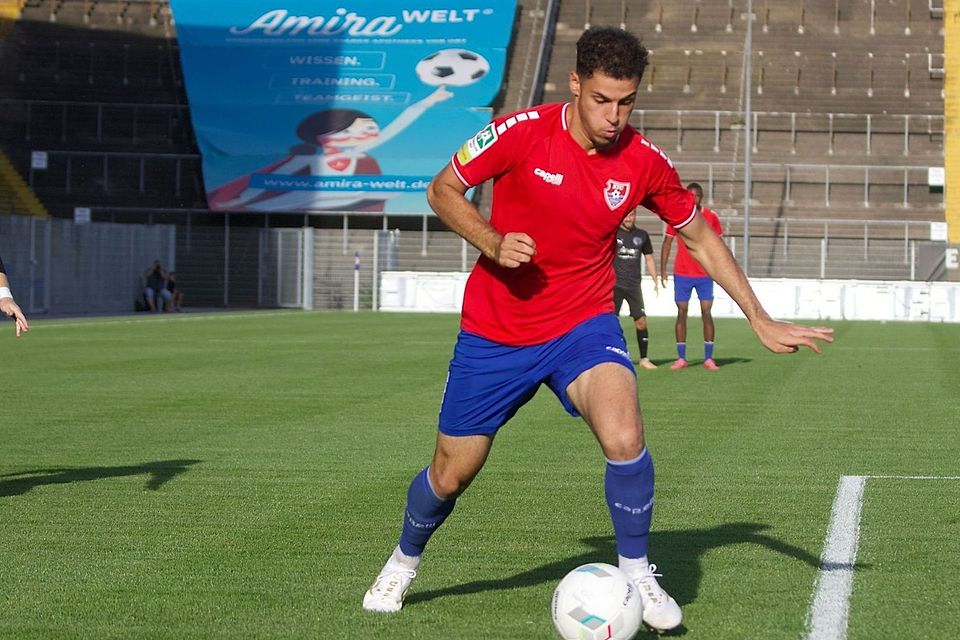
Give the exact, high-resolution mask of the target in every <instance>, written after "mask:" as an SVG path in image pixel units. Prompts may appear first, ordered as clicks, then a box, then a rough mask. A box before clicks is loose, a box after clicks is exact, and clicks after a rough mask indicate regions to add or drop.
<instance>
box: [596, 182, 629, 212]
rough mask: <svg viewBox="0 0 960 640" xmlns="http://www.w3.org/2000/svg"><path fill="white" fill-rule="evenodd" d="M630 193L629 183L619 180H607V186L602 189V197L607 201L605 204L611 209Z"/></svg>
mask: <svg viewBox="0 0 960 640" xmlns="http://www.w3.org/2000/svg"><path fill="white" fill-rule="evenodd" d="M629 194H630V183H629V182H620V181H619V180H607V186H606V187H604V189H603V198H604V200H606V201H607V206H608V207H610V210H611V211H614V210H616V208H617V207H619V206H620V205H621V204H623V202H624V200H626V199H627V196H628V195H629Z"/></svg>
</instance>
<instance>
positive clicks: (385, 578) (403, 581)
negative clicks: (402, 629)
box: [363, 550, 419, 613]
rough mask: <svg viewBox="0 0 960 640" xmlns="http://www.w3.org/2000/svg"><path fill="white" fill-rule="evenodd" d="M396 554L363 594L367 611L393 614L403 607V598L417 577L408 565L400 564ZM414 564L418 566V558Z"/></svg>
mask: <svg viewBox="0 0 960 640" xmlns="http://www.w3.org/2000/svg"><path fill="white" fill-rule="evenodd" d="M398 552H399V550H397V551H395V552H394V553H393V554H391V555H390V557H389V558H388V559H387V563H386V564H385V565H383V569H381V570H380V573H379V574H378V575H377V579H376V580H374V581H373V585H372V586H371V587H370V588H369V589H368V590H367V592H366V593H365V594H363V608H364V609H366V610H367V611H379V612H381V613H395V612H397V611H400V609H401V607H403V596H404V595H406V593H407V589H409V588H410V584H411V583H412V582H413V579H414V578H416V577H417V570H416V569H415V568H414V567H412V566H410V564H409V563H404V562H401V561H400V560H399V559H398V558H397V553H398ZM416 564H419V558H417V562H416Z"/></svg>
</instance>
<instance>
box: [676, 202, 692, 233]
mask: <svg viewBox="0 0 960 640" xmlns="http://www.w3.org/2000/svg"><path fill="white" fill-rule="evenodd" d="M696 217H697V207H696V205H694V207H693V211H691V212H690V215H689V216H688V217H687V219H686V220H684V221H683V222H681V223H680V224H675V225H672V226H673V228H674V229H682V228H683V227H685V226H687V225H688V224H690V223H691V222H693V219H694V218H696Z"/></svg>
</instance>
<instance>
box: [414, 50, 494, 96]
mask: <svg viewBox="0 0 960 640" xmlns="http://www.w3.org/2000/svg"><path fill="white" fill-rule="evenodd" d="M416 71H417V77H419V78H420V80H421V82H423V83H424V84H428V85H430V86H431V87H440V86H445V87H465V86H467V85H468V84H473V83H474V82H477V81H478V80H479V79H480V78H482V77H483V76H485V75H487V72H488V71H490V63H489V62H487V61H486V59H485V58H484V57H483V56H481V55H480V54H479V53H474V52H473V51H468V50H466V49H441V50H440V51H437V52H435V53H431V54H430V55H428V56H427V57H426V58H424V59H423V60H421V61H420V62H418V63H417V67H416Z"/></svg>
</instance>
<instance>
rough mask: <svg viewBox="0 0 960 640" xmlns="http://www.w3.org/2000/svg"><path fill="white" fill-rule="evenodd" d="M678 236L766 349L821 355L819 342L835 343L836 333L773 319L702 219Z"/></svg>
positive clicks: (693, 222)
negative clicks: (728, 296) (801, 351)
mask: <svg viewBox="0 0 960 640" xmlns="http://www.w3.org/2000/svg"><path fill="white" fill-rule="evenodd" d="M677 232H678V233H679V234H680V235H681V236H683V240H684V243H685V244H686V245H687V249H689V250H690V254H691V255H693V257H694V258H695V259H696V260H697V262H699V263H700V264H701V265H703V268H704V269H706V271H707V273H709V274H710V277H711V278H713V279H714V280H716V282H717V284H719V285H720V286H721V287H723V289H724V291H726V292H727V293H729V294H730V297H731V298H733V299H734V301H735V302H736V303H737V304H738V305H740V309H741V310H743V313H744V315H745V316H747V320H748V321H749V322H750V327H751V328H752V329H753V331H754V333H756V334H757V337H758V338H759V339H760V342H761V343H763V346H765V347H766V348H767V349H769V350H770V351H773V352H774V353H793V352H795V351H798V350H799V349H800V347H808V348H810V349H812V350H813V351H815V352H817V353H820V345H819V343H818V341H822V342H833V329H830V328H827V327H805V326H803V325H797V324H792V323H789V322H781V321H779V320H774V319H773V318H771V317H770V315H769V314H768V313H767V312H766V310H765V309H764V308H763V306H762V305H761V304H760V301H759V300H758V299H757V296H756V294H755V293H754V292H753V287H751V286H750V283H749V281H747V277H746V276H745V275H744V273H743V270H741V269H740V265H738V264H737V261H736V259H735V258H734V257H733V255H732V254H731V253H730V250H729V249H727V245H725V244H724V243H723V240H721V239H720V238H719V237H718V236H717V234H716V233H714V232H713V229H711V228H710V225H708V224H707V223H706V222H704V221H703V218H701V217H700V216H697V217H695V218H694V219H693V220H692V221H691V222H690V223H689V224H688V225H686V226H685V227H683V228H681V229H678V231H677Z"/></svg>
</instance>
